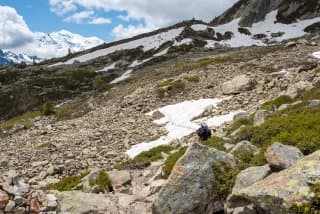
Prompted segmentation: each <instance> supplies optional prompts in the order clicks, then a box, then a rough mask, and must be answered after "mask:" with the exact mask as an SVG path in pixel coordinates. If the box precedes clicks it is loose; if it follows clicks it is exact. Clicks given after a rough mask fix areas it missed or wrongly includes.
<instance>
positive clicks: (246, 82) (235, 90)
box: [222, 75, 256, 95]
mask: <svg viewBox="0 0 320 214" xmlns="http://www.w3.org/2000/svg"><path fill="white" fill-rule="evenodd" d="M255 84H256V83H255V81H253V80H251V79H250V78H249V77H247V76H246V75H238V76H235V77H234V78H233V79H232V80H230V81H227V82H225V83H223V84H222V92H223V94H225V95H229V94H239V93H241V92H244V91H248V90H252V89H253V88H254V86H255Z"/></svg>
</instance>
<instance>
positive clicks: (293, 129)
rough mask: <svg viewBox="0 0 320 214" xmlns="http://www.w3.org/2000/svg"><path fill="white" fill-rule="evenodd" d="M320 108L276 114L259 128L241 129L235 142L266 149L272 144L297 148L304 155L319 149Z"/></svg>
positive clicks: (295, 107) (305, 108)
mask: <svg viewBox="0 0 320 214" xmlns="http://www.w3.org/2000/svg"><path fill="white" fill-rule="evenodd" d="M319 120H320V108H319V107H305V106H294V107H291V108H289V109H286V110H284V111H281V112H276V113H274V114H273V115H271V117H270V118H269V119H268V120H267V121H266V122H265V123H263V124H262V125H261V126H258V127H254V126H247V127H245V128H243V129H242V130H241V131H240V132H239V135H238V136H237V140H248V141H250V142H251V143H253V144H255V145H257V146H262V147H264V148H266V147H268V146H269V145H271V144H272V143H274V142H281V143H283V144H287V145H292V146H296V147H298V148H299V149H300V150H301V151H302V152H303V153H304V154H310V153H312V152H314V151H316V150H319V149H320V135H319V133H320V123H319Z"/></svg>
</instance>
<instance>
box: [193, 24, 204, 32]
mask: <svg viewBox="0 0 320 214" xmlns="http://www.w3.org/2000/svg"><path fill="white" fill-rule="evenodd" d="M191 28H192V29H193V30H194V31H205V30H207V28H208V25H204V24H195V25H192V26H191Z"/></svg>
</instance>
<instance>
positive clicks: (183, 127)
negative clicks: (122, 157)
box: [126, 98, 240, 158]
mask: <svg viewBox="0 0 320 214" xmlns="http://www.w3.org/2000/svg"><path fill="white" fill-rule="evenodd" d="M225 99H227V98H225ZM225 99H200V100H191V101H185V102H182V103H178V104H175V105H168V106H165V107H162V108H159V109H157V110H155V111H152V112H149V113H147V115H149V116H152V115H153V113H154V112H156V111H159V112H161V113H162V114H163V115H164V117H163V118H161V119H159V120H155V121H154V123H156V124H158V125H165V128H166V130H167V131H168V134H167V135H165V136H162V137H160V138H159V139H157V140H154V141H151V142H143V143H140V144H137V145H134V146H133V147H132V148H131V149H129V150H128V151H127V152H126V154H127V155H128V156H129V157H130V158H134V157H135V156H137V155H139V154H140V153H141V152H143V151H148V150H150V149H152V148H155V147H157V146H161V145H167V144H170V143H171V142H172V141H174V140H176V139H181V138H183V137H185V136H188V135H190V134H192V133H193V132H195V131H196V130H197V129H198V128H199V127H200V125H199V124H201V123H206V124H208V125H209V126H210V127H213V126H220V125H222V124H223V123H225V122H229V121H232V119H233V116H234V115H235V114H237V113H238V112H240V111H235V112H230V113H229V114H227V115H219V116H215V117H212V118H202V119H199V120H196V121H193V119H194V118H196V117H198V116H200V115H201V114H202V113H203V112H204V111H206V109H208V108H213V109H217V108H218V107H217V105H218V104H219V103H221V102H222V101H223V100H225Z"/></svg>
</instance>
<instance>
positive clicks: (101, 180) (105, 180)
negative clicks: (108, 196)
mask: <svg viewBox="0 0 320 214" xmlns="http://www.w3.org/2000/svg"><path fill="white" fill-rule="evenodd" d="M89 184H90V186H91V187H93V186H95V185H98V186H100V187H102V188H103V190H104V192H110V191H112V185H111V180H110V178H109V175H108V174H107V173H106V172H105V171H100V172H99V175H98V177H97V178H96V179H94V180H90V181H89Z"/></svg>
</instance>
